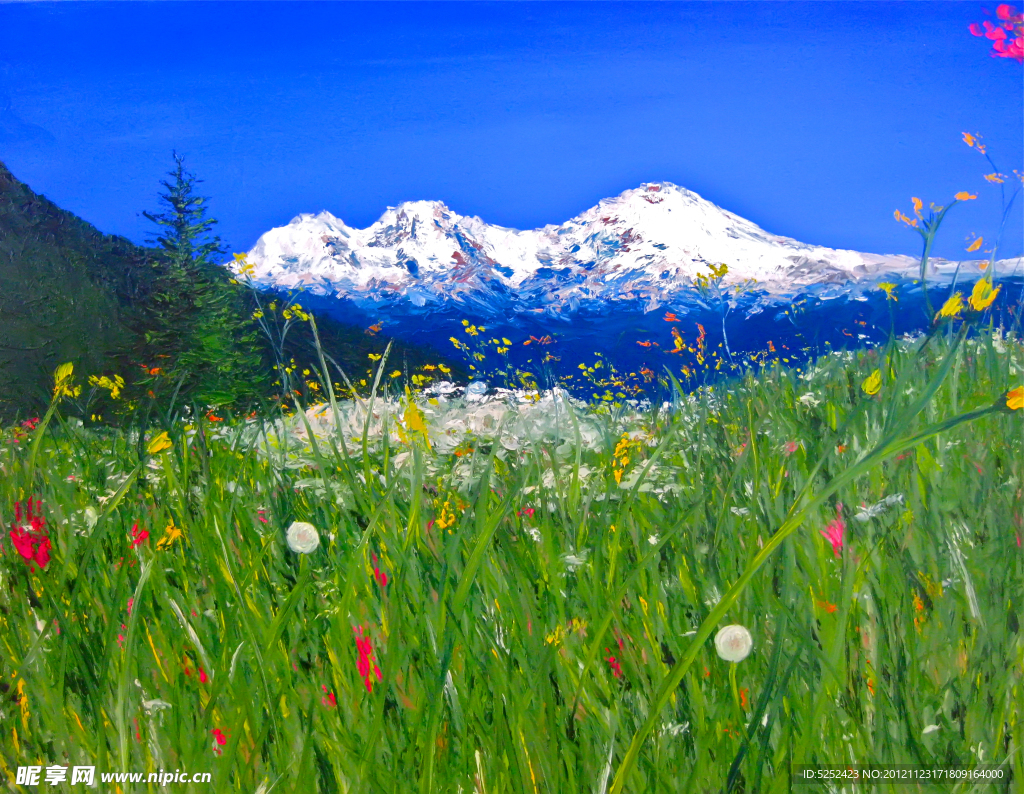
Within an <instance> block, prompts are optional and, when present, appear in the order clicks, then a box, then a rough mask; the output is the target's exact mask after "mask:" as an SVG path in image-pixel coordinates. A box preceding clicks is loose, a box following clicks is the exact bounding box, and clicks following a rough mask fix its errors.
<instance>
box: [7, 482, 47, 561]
mask: <svg viewBox="0 0 1024 794" xmlns="http://www.w3.org/2000/svg"><path fill="white" fill-rule="evenodd" d="M41 508H42V502H41V501H40V500H38V499H37V500H36V504H35V513H33V510H32V499H31V498H29V500H28V501H27V502H26V503H25V521H27V522H28V525H29V527H30V529H26V528H25V526H24V525H23V524H22V523H21V520H22V517H21V504H20V503H18V502H15V503H14V521H12V522H11V531H10V533H9V534H10V538H11V543H13V544H14V548H15V550H17V552H18V554H20V555H21V556H22V558H23V559H24V560H25V562H26V563H27V564H28V567H29V569H30V570H32V571H35V568H34V566H35V565H38V566H39V570H40V571H42V570H45V568H46V566H47V565H48V564H49V562H50V549H51V548H52V546H51V543H50V536H49V534H48V533H47V531H46V520H45V519H44V518H43V517H42V515H40V513H39V511H40V509H41Z"/></svg>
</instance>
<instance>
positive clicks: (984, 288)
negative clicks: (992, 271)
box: [967, 278, 1002, 312]
mask: <svg viewBox="0 0 1024 794" xmlns="http://www.w3.org/2000/svg"><path fill="white" fill-rule="evenodd" d="M1001 289H1002V287H996V288H995V289H992V282H991V281H990V280H989V279H987V278H983V279H979V280H978V282H977V283H976V284H975V285H974V289H973V290H972V291H971V297H970V298H968V299H967V302H968V303H970V304H971V308H972V309H974V311H976V312H980V311H984V310H985V309H987V308H988V307H989V306H991V305H992V301H994V300H995V299H996V296H997V295H998V294H999V290H1001Z"/></svg>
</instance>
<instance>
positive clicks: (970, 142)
mask: <svg viewBox="0 0 1024 794" xmlns="http://www.w3.org/2000/svg"><path fill="white" fill-rule="evenodd" d="M963 135H964V143H966V144H967V145H968V146H974V141H975V140H976V139H975V137H974V136H973V135H971V133H969V132H965V133H964V134H963Z"/></svg>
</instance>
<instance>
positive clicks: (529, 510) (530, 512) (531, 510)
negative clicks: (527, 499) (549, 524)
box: [516, 507, 537, 518]
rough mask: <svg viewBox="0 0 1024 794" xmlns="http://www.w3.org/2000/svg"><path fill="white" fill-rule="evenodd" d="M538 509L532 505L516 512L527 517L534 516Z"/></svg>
mask: <svg viewBox="0 0 1024 794" xmlns="http://www.w3.org/2000/svg"><path fill="white" fill-rule="evenodd" d="M536 512H537V511H536V510H535V509H534V508H532V507H524V508H523V509H522V510H520V511H519V512H517V513H516V515H517V516H526V517H527V518H533V514H534V513H536Z"/></svg>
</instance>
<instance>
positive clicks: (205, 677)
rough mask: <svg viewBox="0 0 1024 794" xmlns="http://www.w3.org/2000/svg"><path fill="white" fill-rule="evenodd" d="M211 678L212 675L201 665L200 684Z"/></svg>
mask: <svg viewBox="0 0 1024 794" xmlns="http://www.w3.org/2000/svg"><path fill="white" fill-rule="evenodd" d="M209 680H210V677H209V676H208V675H207V674H206V671H205V670H204V669H203V668H202V667H200V668H199V683H200V684H205V683H206V682H207V681H209Z"/></svg>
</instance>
